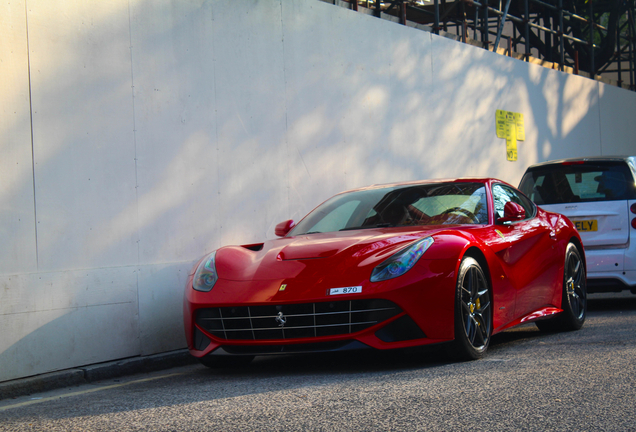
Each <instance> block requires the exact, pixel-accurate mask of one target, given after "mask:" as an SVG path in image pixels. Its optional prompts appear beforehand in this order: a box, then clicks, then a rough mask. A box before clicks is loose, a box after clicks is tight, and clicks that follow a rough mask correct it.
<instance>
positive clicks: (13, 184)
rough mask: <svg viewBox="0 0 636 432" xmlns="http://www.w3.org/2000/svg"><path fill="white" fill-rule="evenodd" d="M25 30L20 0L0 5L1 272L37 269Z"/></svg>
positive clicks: (23, 9)
mask: <svg viewBox="0 0 636 432" xmlns="http://www.w3.org/2000/svg"><path fill="white" fill-rule="evenodd" d="M26 32H27V26H26V9H25V6H24V1H13V2H10V3H9V2H3V3H2V4H0V77H1V78H0V244H1V245H2V247H0V274H7V273H18V272H28V271H32V270H35V269H36V267H37V255H36V254H37V252H36V247H35V213H34V200H33V164H32V152H31V116H30V102H29V59H28V53H27V39H26ZM0 311H1V309H0Z"/></svg>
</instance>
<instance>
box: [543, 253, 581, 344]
mask: <svg viewBox="0 0 636 432" xmlns="http://www.w3.org/2000/svg"><path fill="white" fill-rule="evenodd" d="M561 309H563V312H561V313H559V314H558V315H556V316H555V317H554V318H551V319H548V320H543V321H537V322H536V324H537V327H539V330H541V331H545V332H558V331H571V330H578V329H580V328H581V327H582V326H583V323H584V322H585V316H586V314H587V284H586V274H585V265H584V264H583V260H582V259H581V253H580V252H579V250H578V248H577V247H576V246H575V245H574V244H573V243H569V244H568V247H567V248H566V249H565V266H564V268H563V290H562V299H561Z"/></svg>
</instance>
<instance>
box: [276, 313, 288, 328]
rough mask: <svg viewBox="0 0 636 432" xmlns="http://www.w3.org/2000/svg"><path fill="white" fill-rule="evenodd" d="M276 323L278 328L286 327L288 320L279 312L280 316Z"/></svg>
mask: <svg viewBox="0 0 636 432" xmlns="http://www.w3.org/2000/svg"><path fill="white" fill-rule="evenodd" d="M276 322H277V323H278V327H285V323H286V322H287V319H286V318H285V315H283V313H282V312H278V316H277V317H276Z"/></svg>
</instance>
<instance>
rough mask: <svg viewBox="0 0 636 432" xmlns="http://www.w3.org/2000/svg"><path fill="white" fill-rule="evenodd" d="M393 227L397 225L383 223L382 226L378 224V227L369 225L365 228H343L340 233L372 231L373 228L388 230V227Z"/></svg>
mask: <svg viewBox="0 0 636 432" xmlns="http://www.w3.org/2000/svg"><path fill="white" fill-rule="evenodd" d="M392 226H395V225H393V224H390V223H388V222H386V223H381V224H377V225H369V226H363V227H349V228H343V229H341V230H340V231H351V230H359V229H371V228H388V227H392Z"/></svg>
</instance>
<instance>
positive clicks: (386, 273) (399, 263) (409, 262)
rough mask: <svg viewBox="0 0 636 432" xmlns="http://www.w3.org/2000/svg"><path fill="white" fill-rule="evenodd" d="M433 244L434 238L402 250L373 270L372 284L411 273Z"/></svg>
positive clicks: (417, 242) (423, 240) (428, 238)
mask: <svg viewBox="0 0 636 432" xmlns="http://www.w3.org/2000/svg"><path fill="white" fill-rule="evenodd" d="M432 244H433V237H425V238H423V239H421V240H418V241H416V242H415V243H413V244H412V245H410V246H408V247H406V248H404V249H402V250H401V251H399V252H397V253H396V254H394V255H392V256H391V257H390V258H389V259H387V260H385V261H384V262H383V263H382V264H380V265H379V266H377V267H376V268H374V269H373V272H372V273H371V282H380V281H384V280H387V279H393V278H396V277H398V276H402V275H403V274H404V273H406V272H407V271H409V270H410V269H411V268H412V267H413V266H414V265H415V263H416V262H417V260H419V259H420V257H421V256H422V255H423V254H424V252H426V250H427V249H428V248H429V247H430V246H431V245H432Z"/></svg>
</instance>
